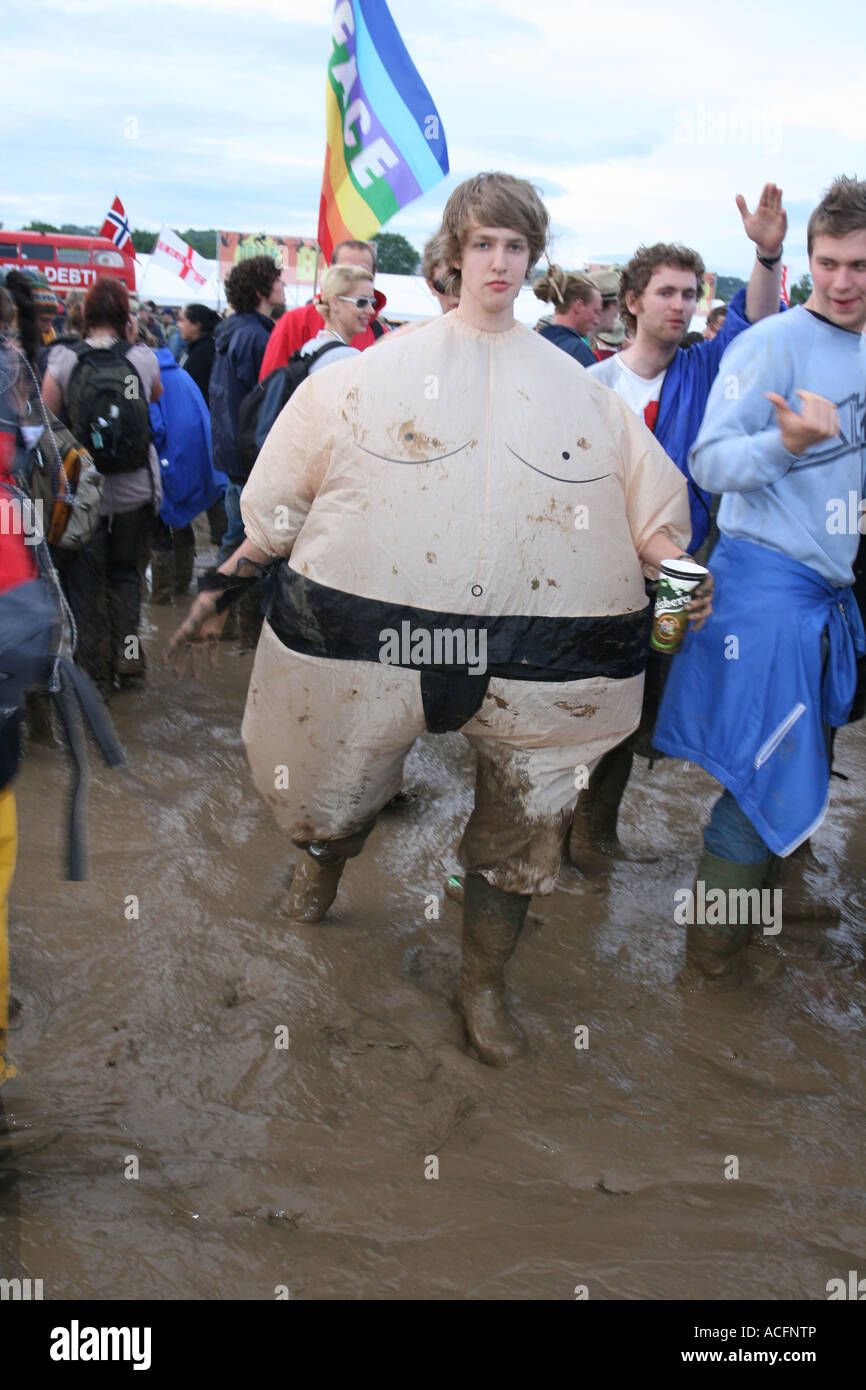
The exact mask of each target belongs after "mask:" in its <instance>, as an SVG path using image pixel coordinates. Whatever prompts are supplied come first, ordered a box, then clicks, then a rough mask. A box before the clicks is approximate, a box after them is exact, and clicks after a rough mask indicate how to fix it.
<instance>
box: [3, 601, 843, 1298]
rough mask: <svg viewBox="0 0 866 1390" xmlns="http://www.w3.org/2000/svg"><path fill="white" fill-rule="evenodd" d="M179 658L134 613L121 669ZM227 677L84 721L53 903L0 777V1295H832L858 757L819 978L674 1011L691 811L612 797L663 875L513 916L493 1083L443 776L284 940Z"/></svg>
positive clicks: (57, 772)
mask: <svg viewBox="0 0 866 1390" xmlns="http://www.w3.org/2000/svg"><path fill="white" fill-rule="evenodd" d="M176 621H177V613H173V612H172V611H171V610H170V609H169V610H165V609H162V610H159V609H150V610H149V611H148V613H147V621H146V624H145V627H144V635H145V638H146V640H147V643H148V646H149V648H150V650H151V651H152V652H153V651H155V650H157V649H158V648H159V646H160V644H161V641H162V639H163V638H164V637H165V635H166V634H167V633H168V632H169V631H170V630H171V629H172V628H173V627H174V625H175V623H176ZM251 664H252V657H251V656H249V655H245V656H239V655H237V654H236V653H234V654H233V653H232V650H231V648H227V647H226V645H224V646H223V648H222V651H221V659H220V669H219V671H218V673H216V674H215V675H209V676H208V677H207V678H205V679H202V680H201V681H199V682H198V683H197V684H193V683H185V684H183V685H178V684H177V682H176V681H175V680H174V679H173V678H172V677H171V676H169V675H168V674H166V673H164V672H163V671H161V670H158V669H154V670H153V673H152V677H151V680H150V684H149V686H148V688H147V690H146V691H144V692H123V693H121V694H119V695H118V696H117V697H116V698H115V700H114V702H113V704H112V714H113V716H114V718H115V721H116V724H117V727H118V729H119V731H120V733H121V736H122V738H123V740H124V743H125V745H126V748H127V751H128V755H129V762H130V766H129V769H128V770H125V771H120V772H113V773H112V772H108V771H107V770H105V769H104V768H101V767H99V766H98V764H97V759H96V755H94V756H93V759H92V766H93V782H92V789H91V803H90V817H89V825H90V845H91V878H90V881H89V882H87V883H84V884H70V883H66V882H64V881H63V879H62V878H61V872H62V827H61V822H62V807H63V799H64V789H65V787H66V785H67V783H68V780H69V773H68V768H67V767H66V765H65V763H64V761H63V759H62V756H61V755H58V754H57V753H52V752H51V751H48V750H43V749H35V750H32V751H31V753H30V754H29V755H28V758H27V761H26V763H25V765H24V767H23V769H22V772H21V775H20V779H19V784H18V805H19V821H20V836H21V845H20V852H19V863H18V871H17V875H16V879H15V882H14V885H13V890H12V895H11V904H10V936H11V952H12V991H13V994H14V995H15V996H16V997H17V998H18V1000H19V1001H20V1004H21V1009H20V1012H19V1014H18V1016H17V1019H16V1021H15V1024H14V1026H13V1029H12V1032H11V1035H10V1054H11V1060H12V1061H14V1063H15V1065H16V1066H17V1069H18V1075H17V1076H16V1077H15V1078H14V1079H13V1080H12V1081H10V1082H9V1083H7V1085H6V1087H4V1089H3V1092H2V1096H0V1104H2V1107H3V1108H4V1109H5V1111H6V1122H7V1125H8V1128H9V1133H8V1134H7V1135H6V1137H5V1138H2V1139H0V1212H2V1216H3V1223H2V1237H0V1259H2V1265H3V1268H0V1275H4V1276H7V1277H11V1276H13V1275H15V1274H18V1275H20V1276H22V1277H23V1276H25V1275H29V1276H31V1277H32V1278H41V1279H42V1280H43V1286H44V1297H45V1298H98V1299H144V1298H159V1299H189V1298H207V1299H221V1298H242V1299H273V1298H274V1296H275V1289H277V1288H278V1287H279V1286H285V1288H286V1289H287V1290H288V1292H289V1294H290V1296H291V1297H292V1298H302V1299H316V1298H325V1299H329V1298H330V1299H336V1298H364V1299H389V1298H413V1299H437V1298H454V1297H457V1298H476V1299H491V1298H504V1299H571V1298H573V1297H574V1291H575V1286H578V1285H584V1286H585V1287H586V1290H587V1292H588V1294H589V1296H590V1297H591V1298H601V1299H613V1298H620V1299H623V1298H625V1299H691V1298H709V1299H729V1298H747V1299H781V1298H796V1299H823V1298H825V1297H826V1283H827V1280H828V1279H830V1278H835V1277H839V1276H842V1277H846V1276H847V1271H848V1270H849V1269H852V1268H860V1269H861V1270H862V1269H863V1268H864V1265H866V1197H864V1192H863V1181H862V1179H863V1133H864V1123H866V1101H864V1097H866V1084H864V1082H866V1066H864V1063H866V1039H864V1027H863V1025H864V1014H866V973H864V964H863V960H864V942H863V922H864V909H866V835H864V806H866V788H864V784H863V769H864V767H866V728H864V726H863V725H861V726H858V727H854V728H852V729H848V730H845V731H843V732H842V734H841V735H840V738H839V741H838V745H837V766H838V768H839V770H840V771H841V772H843V773H845V774H847V776H848V777H849V779H850V780H848V781H843V780H837V779H834V781H833V785H832V801H831V808H830V812H829V814H828V816H827V819H826V821H825V822H824V825H823V827H822V829H821V830H820V832H819V833H818V835H817V836H816V838H815V848H816V851H817V853H818V855H819V857H820V858H821V859H822V860H823V861H824V862H825V864H826V866H827V878H826V885H827V891H828V893H829V895H830V896H832V897H833V898H834V899H835V900H836V901H838V903H839V904H840V906H841V907H842V912H843V915H842V921H841V924H840V926H839V927H838V928H835V929H832V930H829V931H828V932H827V933H826V947H825V951H824V955H823V957H822V958H820V959H812V958H810V957H806V956H794V955H789V956H788V957H787V962H786V963H787V969H786V973H785V974H784V976H783V977H782V978H781V979H780V980H779V981H777V982H775V983H773V984H771V985H768V986H765V987H763V988H761V989H757V990H753V991H746V992H741V993H734V994H724V995H720V996H713V997H707V996H705V995H701V994H692V993H688V992H684V991H682V990H681V989H680V988H678V987H677V985H676V983H675V977H676V975H677V972H678V969H679V966H680V964H681V957H682V952H683V935H684V934H683V928H682V927H679V926H676V925H675V924H674V922H673V892H674V890H675V889H677V888H683V887H688V886H689V885H690V882H691V878H692V875H693V872H694V867H695V864H696V861H697V856H698V853H699V847H700V828H701V826H702V824H703V822H704V820H705V818H706V812H707V810H708V808H709V806H710V805H711V803H712V800H713V799H714V796H715V794H716V790H715V784H714V783H713V781H712V780H711V779H710V778H709V777H708V776H706V775H705V774H704V773H703V772H702V771H700V770H699V769H695V768H694V767H692V768H691V769H689V770H684V768H683V765H682V764H673V763H662V764H657V765H656V767H655V768H654V769H653V770H652V772H650V771H649V770H648V768H647V764H646V763H644V762H639V764H638V767H637V773H636V776H635V777H634V779H633V781H632V784H631V787H630V789H629V793H628V796H627V800H626V804H625V808H624V814H623V837H624V838H625V839H626V840H628V841H630V842H631V843H633V844H637V843H638V842H644V843H645V842H647V841H649V840H652V841H655V842H656V843H657V844H658V845H659V846H660V847H661V848H662V851H663V858H662V860H661V862H660V863H659V864H658V865H654V866H649V867H647V866H623V867H619V868H616V869H615V870H614V871H613V872H612V873H611V875H610V877H609V879H608V880H607V882H606V883H605V884H604V886H603V888H602V890H601V891H600V892H596V891H593V889H592V886H591V885H587V884H586V883H585V882H582V881H581V880H580V878H579V876H578V875H577V874H576V873H575V872H574V871H573V870H567V871H565V872H564V873H563V875H562V877H561V880H560V886H559V888H558V890H557V892H556V893H555V894H554V896H553V897H552V898H548V899H544V900H541V899H536V900H535V903H534V910H535V911H536V912H537V913H540V914H541V919H538V918H536V919H535V920H533V921H531V923H530V927H529V929H528V930H527V931H526V933H525V934H524V937H523V939H522V941H521V944H520V946H519V947H518V951H517V954H516V956H515V959H514V961H513V963H512V966H511V968H510V1000H511V1004H512V1006H513V1009H514V1012H515V1013H516V1015H517V1016H518V1018H519V1019H520V1021H521V1023H522V1025H523V1027H524V1029H525V1030H526V1032H527V1034H528V1036H529V1038H530V1040H531V1048H532V1051H531V1056H530V1057H529V1059H528V1060H526V1061H524V1062H522V1063H520V1064H518V1065H516V1066H514V1067H513V1068H512V1069H511V1070H510V1071H508V1072H505V1073H503V1072H497V1071H491V1070H489V1069H488V1068H486V1067H484V1066H482V1065H481V1064H480V1063H478V1062H476V1061H473V1060H472V1059H471V1058H470V1057H469V1056H468V1055H467V1053H466V1051H465V1037H464V1033H463V1029H462V1024H461V1020H460V1017H459V1015H458V1013H457V1011H456V1006H455V991H456V984H457V970H458V963H459V929H460V921H459V912H458V909H457V908H455V907H454V906H453V904H451V903H450V902H449V901H448V900H447V899H445V898H444V897H443V894H442V888H443V882H444V879H445V877H446V876H447V874H448V873H449V872H450V871H453V870H454V869H455V868H456V867H457V865H456V859H455V848H456V844H457V841H458V838H459V833H460V828H461V826H462V824H463V822H464V820H465V818H466V816H467V814H468V810H469V806H470V799H471V785H472V783H471V776H472V764H471V755H470V753H469V751H468V749H467V748H466V747H465V746H464V745H463V743H462V741H461V739H460V737H459V735H447V736H445V737H432V736H428V737H426V738H424V739H423V740H421V741H420V742H419V743H418V744H417V745H416V748H415V750H414V752H413V754H412V755H411V757H410V759H409V762H408V764H407V771H406V781H407V784H408V785H409V786H411V787H413V788H415V790H416V791H417V796H416V797H415V799H414V800H413V801H412V802H411V803H410V804H409V806H408V807H406V808H404V809H401V810H400V811H398V812H389V813H387V814H384V815H383V816H382V817H381V819H380V823H379V826H378V827H377V829H376V831H375V832H374V834H373V836H372V837H371V839H370V841H369V842H368V845H367V849H366V851H365V853H364V855H363V856H362V858H360V859H358V860H355V861H354V862H353V863H351V864H350V866H349V868H348V869H347V871H346V874H345V877H344V882H343V887H342V889H341V892H340V896H339V898H338V900H337V904H336V905H335V908H334V909H333V910H332V912H331V914H330V915H329V918H328V919H327V921H326V922H324V923H323V924H321V925H319V926H309V927H305V926H298V925H295V924H292V923H290V922H288V921H286V920H284V919H282V918H280V917H278V916H276V915H275V913H274V911H273V902H274V900H275V898H276V896H277V894H278V891H279V888H280V883H281V880H282V879H283V877H284V875H285V873H286V871H287V869H288V867H289V865H290V863H291V862H292V859H293V855H294V851H291V849H290V847H287V845H286V843H285V842H284V841H283V839H282V837H281V836H280V834H279V833H278V832H277V830H276V827H275V826H274V824H273V823H272V821H271V818H270V815H269V812H268V811H267V808H266V807H265V806H264V804H263V803H262V802H261V801H260V799H259V797H258V796H257V794H256V793H255V791H254V789H253V786H252V783H251V780H250V776H249V773H248V770H247V765H246V759H245V756H244V752H243V747H242V744H241V739H240V733H239V727H240V719H241V712H242V707H243V698H244V692H245V688H246V683H247V679H248V676H249V671H250V667H251ZM430 894H433V895H436V898H437V906H438V912H439V916H438V920H437V919H435V918H434V919H431V920H428V919H427V918H426V917H425V908H426V910H427V912H428V913H429V912H431V911H433V910H434V909H433V908H431V906H430V904H429V899H428V895H430ZM131 895H135V897H136V898H137V900H138V909H139V916H138V919H137V920H136V919H135V918H134V916H132V915H131V914H132V913H133V911H134V904H130V902H129V899H130V897H131ZM769 949H773V948H772V947H769ZM581 1026H585V1027H586V1028H587V1029H588V1039H587V1040H588V1046H587V1047H584V1048H577V1047H575V1037H576V1035H575V1029H576V1028H579V1027H581ZM277 1030H287V1037H288V1046H286V1047H278V1046H277V1045H276V1044H277V1043H278V1042H282V1041H285V1038H286V1033H285V1032H277ZM577 1036H578V1038H580V1037H581V1035H580V1034H578V1035H577ZM432 1158H436V1159H437V1160H438V1178H433V1177H429V1176H426V1175H425V1174H429V1173H431V1172H432V1171H433V1169H434V1167H435V1165H434V1164H433V1163H432V1162H431V1159H432ZM732 1158H735V1159H736V1160H737V1163H736V1164H732V1162H731V1159H732ZM133 1159H135V1160H137V1164H136V1163H135V1162H133V1161H132V1160H133ZM737 1167H738V1172H739V1176H738V1177H733V1176H726V1172H727V1173H728V1174H731V1173H733V1171H734V1170H735V1168H737ZM136 1168H137V1172H138V1176H137V1177H135V1176H134V1173H135V1171H136Z"/></svg>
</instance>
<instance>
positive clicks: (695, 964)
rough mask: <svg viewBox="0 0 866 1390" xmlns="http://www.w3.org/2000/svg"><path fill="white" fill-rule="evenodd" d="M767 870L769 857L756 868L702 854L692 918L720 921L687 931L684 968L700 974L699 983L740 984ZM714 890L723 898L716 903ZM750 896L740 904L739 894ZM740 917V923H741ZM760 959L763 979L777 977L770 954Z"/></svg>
mask: <svg viewBox="0 0 866 1390" xmlns="http://www.w3.org/2000/svg"><path fill="white" fill-rule="evenodd" d="M770 867H771V858H770V856H768V857H767V858H766V859H765V860H764V861H763V862H762V863H760V864H738V863H736V862H735V861H734V860H732V859H720V858H719V857H718V855H715V854H711V853H710V851H709V850H706V849H705V850H704V853H703V856H702V858H701V862H700V864H699V865H698V872H697V877H696V881H695V908H696V911H695V915H696V916H704V917H709V916H710V915H711V914H712V916H713V917H719V919H720V920H719V921H718V922H716V921H710V922H707V921H702V922H699V921H695V922H693V923H690V924H689V925H688V926H687V927H686V965H687V967H691V968H692V969H694V970H697V971H699V972H700V974H701V975H702V976H703V977H704V979H707V980H713V981H717V982H720V983H721V982H726V983H731V984H735V983H740V982H744V980H743V975H744V967H745V965H746V959H745V953H746V949H747V947H748V945H749V942H750V941H751V939H752V928H753V924H754V923H755V922H760V920H761V917H760V901H761V900H760V892H761V889H763V888H765V887H766V886H767V879H768V875H769V872H770ZM714 890H720V891H721V893H723V894H724V898H723V899H721V900H720V899H718V898H717V896H716V893H715V892H714ZM753 890H757V893H758V895H759V896H758V897H757V899H755V898H754V897H752V898H750V899H749V900H746V899H744V897H743V894H744V893H752V892H753ZM732 892H733V893H736V894H737V897H736V898H734V897H732ZM711 895H712V897H711ZM708 900H709V901H708ZM743 916H745V917H746V921H745V922H743V921H741V920H740V918H741V917H743ZM732 919H733V920H732ZM761 954H762V955H765V956H766V960H765V962H764V967H765V968H764V971H763V973H764V975H765V976H766V977H769V976H771V975H774V974H778V973H779V969H780V968H781V963H780V962H779V961H778V960H777V959H776V958H775V957H771V956H770V955H769V953H765V952H762V953H761ZM759 973H760V972H759Z"/></svg>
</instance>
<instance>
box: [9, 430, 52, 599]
mask: <svg viewBox="0 0 866 1390" xmlns="http://www.w3.org/2000/svg"><path fill="white" fill-rule="evenodd" d="M14 454H15V436H14V435H13V434H7V433H6V431H5V430H4V431H3V433H0V483H3V482H11V478H10V476H9V470H10V469H11V467H12V461H13V458H14ZM19 506H20V504H19V503H18V501H17V500H16V499H14V498H10V497H9V494H8V493H7V492H6V490H5V488H2V489H0V522H2V523H3V524H2V525H0V533H2V534H0V593H5V592H6V590H7V589H16V588H17V587H18V585H19V584H24V583H25V582H26V581H27V580H28V579H35V578H36V574H37V570H36V561H35V560H34V558H33V549H32V547H31V546H29V545H27V544H26V542H25V540H24V536H23V534H22V526H21V522H20V516H19V515H18V512H19ZM46 529H47V527H46Z"/></svg>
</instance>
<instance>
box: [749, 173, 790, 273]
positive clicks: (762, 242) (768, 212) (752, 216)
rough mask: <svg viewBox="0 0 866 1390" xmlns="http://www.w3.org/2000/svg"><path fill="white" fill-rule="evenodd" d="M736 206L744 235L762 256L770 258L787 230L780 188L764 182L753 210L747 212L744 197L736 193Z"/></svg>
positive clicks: (776, 251) (775, 253)
mask: <svg viewBox="0 0 866 1390" xmlns="http://www.w3.org/2000/svg"><path fill="white" fill-rule="evenodd" d="M737 207H738V208H739V210H740V216H741V217H742V219H743V227H744V228H745V232H746V236H747V237H748V238H749V240H750V241H753V242H754V243H755V245H756V246H757V248H758V250H759V251H760V253H761V255H762V256H766V257H767V259H768V260H772V259H773V257H774V256H776V255H777V254H778V252H779V250H780V249H781V246H782V242H783V241H784V240H785V233H786V232H787V230H788V214H787V213H786V211H785V209H784V208H783V207H782V190H781V188H777V187H776V185H775V184H774V183H765V184H764V187H763V189H762V190H761V196H760V198H759V199H758V206H757V207H756V208H755V211H754V212H749V207H748V204H747V202H746V200H745V198H744V197H743V195H742V193H738V194H737Z"/></svg>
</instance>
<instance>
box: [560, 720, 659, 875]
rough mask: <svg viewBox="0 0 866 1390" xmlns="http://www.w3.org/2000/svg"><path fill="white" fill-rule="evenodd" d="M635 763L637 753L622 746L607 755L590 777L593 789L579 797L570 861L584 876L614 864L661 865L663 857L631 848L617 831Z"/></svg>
mask: <svg viewBox="0 0 866 1390" xmlns="http://www.w3.org/2000/svg"><path fill="white" fill-rule="evenodd" d="M633 761H634V753H633V752H632V751H631V749H630V748H626V747H625V746H624V745H622V744H621V745H620V747H619V748H614V749H612V750H611V752H610V753H605V755H604V757H603V758H602V759H601V762H600V763H599V764H598V767H597V768H595V770H594V771H593V772H592V774H591V776H590V779H589V786H588V787H587V788H586V789H585V790H584V791H582V792H581V793H580V796H579V797H578V798H577V805H576V806H575V808H574V816H573V818H572V822H571V832H570V834H569V837H568V858H569V862H570V863H572V864H573V865H574V867H575V868H576V869H579V870H580V871H581V873H583V874H589V875H592V874H597V873H603V872H604V871H605V869H609V868H610V866H611V864H614V863H619V864H623V863H625V864H657V863H658V859H659V856H658V855H657V854H654V853H652V851H651V850H633V849H629V848H628V846H627V845H624V844H623V843H622V841H621V840H620V838H619V836H618V834H617V830H616V824H617V819H618V817H619V807H620V802H621V801H622V798H623V795H624V794H625V789H626V786H627V785H628V779H629V774H630V772H631V767H632V763H633Z"/></svg>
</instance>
